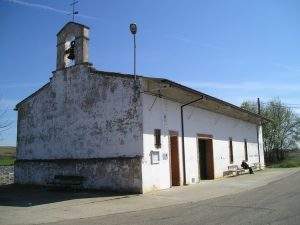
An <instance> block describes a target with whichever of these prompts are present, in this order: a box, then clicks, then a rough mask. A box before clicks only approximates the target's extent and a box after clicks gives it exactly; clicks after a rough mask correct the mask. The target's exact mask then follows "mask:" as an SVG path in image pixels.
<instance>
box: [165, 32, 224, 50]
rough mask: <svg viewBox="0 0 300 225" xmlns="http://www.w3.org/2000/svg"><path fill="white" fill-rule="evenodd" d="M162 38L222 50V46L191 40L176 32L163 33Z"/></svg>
mask: <svg viewBox="0 0 300 225" xmlns="http://www.w3.org/2000/svg"><path fill="white" fill-rule="evenodd" d="M163 37H164V38H167V39H173V40H176V41H180V42H184V43H186V44H194V45H197V46H199V47H201V48H211V49H216V50H222V49H224V48H222V47H221V46H218V45H215V44H210V43H204V42H200V41H195V40H192V39H190V38H187V37H185V36H183V35H178V34H176V35H175V34H165V35H163Z"/></svg>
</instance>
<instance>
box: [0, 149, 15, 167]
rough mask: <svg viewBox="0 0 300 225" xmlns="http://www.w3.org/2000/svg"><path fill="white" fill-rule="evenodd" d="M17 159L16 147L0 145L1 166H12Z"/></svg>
mask: <svg viewBox="0 0 300 225" xmlns="http://www.w3.org/2000/svg"><path fill="white" fill-rule="evenodd" d="M15 160H16V147H11V146H0V166H11V165H13V164H14V162H15Z"/></svg>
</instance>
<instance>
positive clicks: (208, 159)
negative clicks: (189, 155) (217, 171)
mask: <svg viewBox="0 0 300 225" xmlns="http://www.w3.org/2000/svg"><path fill="white" fill-rule="evenodd" d="M198 149H199V175H200V176H199V178H200V179H201V180H211V179H214V156H213V146H212V139H201V138H199V139H198Z"/></svg>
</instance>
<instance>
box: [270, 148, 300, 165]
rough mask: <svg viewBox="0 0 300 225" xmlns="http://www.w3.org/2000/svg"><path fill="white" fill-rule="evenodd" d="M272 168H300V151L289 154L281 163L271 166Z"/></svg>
mask: <svg viewBox="0 0 300 225" xmlns="http://www.w3.org/2000/svg"><path fill="white" fill-rule="evenodd" d="M270 167H272V168H290V167H300V151H297V152H291V153H289V155H288V157H287V158H286V159H284V160H283V161H282V162H280V163H276V164H273V165H270Z"/></svg>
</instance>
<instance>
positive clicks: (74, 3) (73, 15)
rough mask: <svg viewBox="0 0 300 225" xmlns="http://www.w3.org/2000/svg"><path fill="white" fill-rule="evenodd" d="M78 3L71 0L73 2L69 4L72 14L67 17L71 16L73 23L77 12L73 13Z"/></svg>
mask: <svg viewBox="0 0 300 225" xmlns="http://www.w3.org/2000/svg"><path fill="white" fill-rule="evenodd" d="M78 2H79V1H75V0H73V2H72V3H71V4H70V5H71V6H72V13H70V14H69V15H71V14H72V19H73V22H74V19H75V15H76V14H78V11H75V5H76V4H77V3H78Z"/></svg>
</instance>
